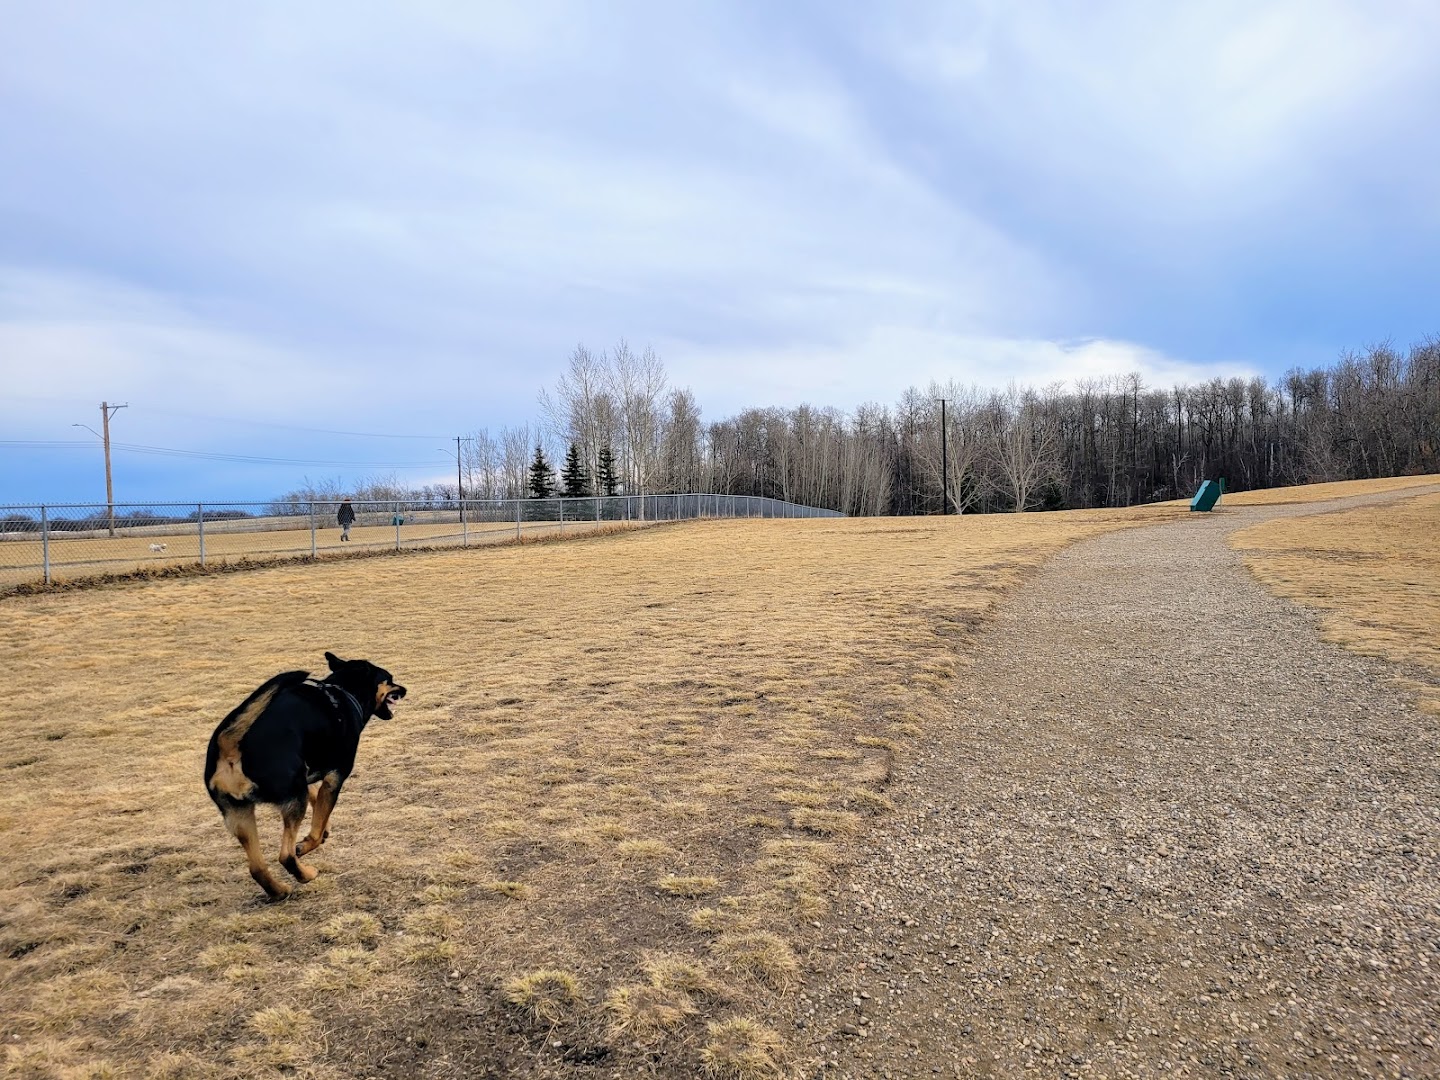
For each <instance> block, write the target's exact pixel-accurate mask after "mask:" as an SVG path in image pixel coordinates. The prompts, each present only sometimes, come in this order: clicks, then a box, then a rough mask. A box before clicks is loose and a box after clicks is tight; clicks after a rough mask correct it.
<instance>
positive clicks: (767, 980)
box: [710, 930, 800, 992]
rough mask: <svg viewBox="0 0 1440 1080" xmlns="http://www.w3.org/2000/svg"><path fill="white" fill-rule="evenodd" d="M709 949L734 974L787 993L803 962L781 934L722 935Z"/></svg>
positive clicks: (758, 932) (756, 932)
mask: <svg viewBox="0 0 1440 1080" xmlns="http://www.w3.org/2000/svg"><path fill="white" fill-rule="evenodd" d="M710 949H711V951H712V952H714V953H715V956H716V958H717V959H719V960H720V962H721V963H723V964H724V965H725V966H726V967H727V968H729V969H730V970H731V971H734V972H737V973H738V974H741V975H744V976H745V977H747V978H750V979H753V980H754V981H755V982H758V983H760V984H761V985H762V986H767V987H769V988H770V989H771V990H776V991H780V992H786V991H789V990H791V989H793V988H794V987H795V984H796V983H797V982H798V981H799V978H800V962H799V961H798V960H797V959H796V958H795V953H794V950H792V949H791V948H790V945H789V943H788V942H787V941H786V940H785V939H784V938H782V937H780V936H779V935H778V934H773V933H770V932H769V931H765V930H759V931H752V932H750V933H744V934H722V935H720V937H718V938H716V939H715V940H714V941H713V942H712V943H711V945H710Z"/></svg>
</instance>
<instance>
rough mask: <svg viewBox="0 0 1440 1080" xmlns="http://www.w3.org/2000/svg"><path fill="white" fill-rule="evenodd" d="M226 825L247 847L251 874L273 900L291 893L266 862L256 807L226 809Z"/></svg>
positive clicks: (246, 854) (247, 860) (246, 856)
mask: <svg viewBox="0 0 1440 1080" xmlns="http://www.w3.org/2000/svg"><path fill="white" fill-rule="evenodd" d="M225 827H226V828H227V829H229V830H230V835H231V836H233V837H235V839H236V840H239V841H240V846H241V847H243V848H244V849H245V861H246V862H248V863H249V864H250V876H251V877H252V878H254V879H255V881H256V883H257V884H258V885H259V886H260V887H261V888H262V889H264V890H265V892H266V893H267V894H268V895H269V897H270V899H272V900H279V899H281V898H282V897H285V896H288V895H289V894H290V886H289V885H286V884H285V883H284V882H280V881H276V880H275V877H274V875H273V874H271V873H270V867H269V866H268V865H267V864H266V862H265V853H264V852H262V851H261V850H260V830H259V829H257V828H256V827H255V807H253V806H242V807H239V808H237V809H234V810H226V811H225Z"/></svg>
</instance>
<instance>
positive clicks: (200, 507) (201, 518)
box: [195, 503, 205, 566]
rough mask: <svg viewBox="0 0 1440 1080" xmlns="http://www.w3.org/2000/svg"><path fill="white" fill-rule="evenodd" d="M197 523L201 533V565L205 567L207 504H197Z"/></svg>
mask: <svg viewBox="0 0 1440 1080" xmlns="http://www.w3.org/2000/svg"><path fill="white" fill-rule="evenodd" d="M195 521H196V522H197V523H198V524H199V527H200V528H199V531H200V565H201V566H204V565H205V504H204V503H196V504H195Z"/></svg>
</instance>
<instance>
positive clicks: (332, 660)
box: [325, 652, 345, 671]
mask: <svg viewBox="0 0 1440 1080" xmlns="http://www.w3.org/2000/svg"><path fill="white" fill-rule="evenodd" d="M325 662H326V663H327V664H329V665H330V670H331V671H339V670H340V666H341V665H342V664H344V663H345V661H344V660H341V659H340V657H338V656H336V655H335V654H334V653H333V652H327V653H326V654H325Z"/></svg>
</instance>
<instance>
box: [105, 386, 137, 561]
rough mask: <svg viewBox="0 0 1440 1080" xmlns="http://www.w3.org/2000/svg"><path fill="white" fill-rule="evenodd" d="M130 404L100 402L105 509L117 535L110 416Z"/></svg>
mask: <svg viewBox="0 0 1440 1080" xmlns="http://www.w3.org/2000/svg"><path fill="white" fill-rule="evenodd" d="M129 407H130V406H128V405H111V404H110V403H109V402H106V401H102V402H101V403H100V430H101V431H102V432H103V433H104V434H103V435H102V436H101V441H102V442H104V444H105V509H106V511H107V513H108V517H109V519H110V535H111V536H114V535H115V485H114V484H113V482H112V481H111V479H110V417H111V416H113V415H114V414H115V413H117V412H119V411H120V410H121V409H128V408H129Z"/></svg>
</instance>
